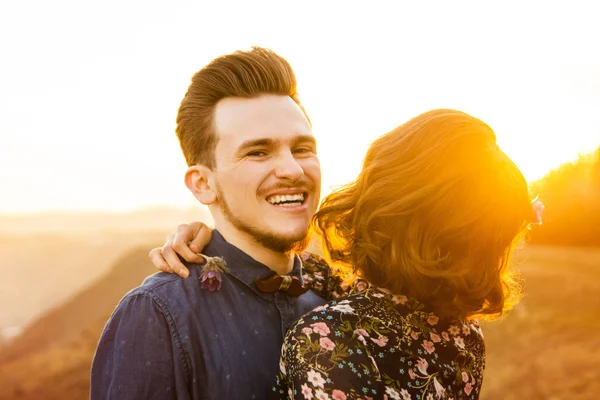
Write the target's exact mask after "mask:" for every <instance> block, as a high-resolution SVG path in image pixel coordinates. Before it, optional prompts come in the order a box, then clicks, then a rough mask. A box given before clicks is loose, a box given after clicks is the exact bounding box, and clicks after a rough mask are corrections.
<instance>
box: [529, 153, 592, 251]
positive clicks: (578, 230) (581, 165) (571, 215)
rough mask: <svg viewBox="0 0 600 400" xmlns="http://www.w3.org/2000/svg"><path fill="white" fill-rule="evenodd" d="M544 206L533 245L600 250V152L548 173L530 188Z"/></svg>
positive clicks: (582, 157)
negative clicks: (596, 247) (542, 217)
mask: <svg viewBox="0 0 600 400" xmlns="http://www.w3.org/2000/svg"><path fill="white" fill-rule="evenodd" d="M531 186H532V192H533V193H534V195H538V196H539V197H540V200H542V202H544V204H545V205H546V210H545V212H544V225H543V227H542V228H541V229H534V230H533V235H532V241H533V243H540V244H558V245H567V246H600V148H598V149H597V150H596V151H595V152H593V153H591V154H584V155H581V156H580V157H579V158H578V159H577V160H576V161H574V162H572V163H566V164H563V165H561V166H560V167H559V168H557V169H555V170H553V171H550V172H549V173H548V174H547V175H546V176H545V177H543V178H542V179H540V180H539V181H537V182H534V183H533V184H532V185H531Z"/></svg>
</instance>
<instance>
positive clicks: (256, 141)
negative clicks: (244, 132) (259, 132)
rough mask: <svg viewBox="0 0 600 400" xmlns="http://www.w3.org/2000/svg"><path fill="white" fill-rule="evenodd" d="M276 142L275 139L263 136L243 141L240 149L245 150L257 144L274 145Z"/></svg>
mask: <svg viewBox="0 0 600 400" xmlns="http://www.w3.org/2000/svg"><path fill="white" fill-rule="evenodd" d="M274 143H275V141H274V140H273V139H269V138H262V139H250V140H246V141H245V142H243V143H242V144H241V145H240V146H239V147H238V149H239V150H243V149H247V148H249V147H257V146H272V145H273V144H274Z"/></svg>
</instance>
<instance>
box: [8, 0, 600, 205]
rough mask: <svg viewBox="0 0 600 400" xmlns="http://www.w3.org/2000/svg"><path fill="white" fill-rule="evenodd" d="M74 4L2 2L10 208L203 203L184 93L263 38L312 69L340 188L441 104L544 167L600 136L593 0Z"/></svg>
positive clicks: (303, 79) (532, 166)
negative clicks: (186, 147)
mask: <svg viewBox="0 0 600 400" xmlns="http://www.w3.org/2000/svg"><path fill="white" fill-rule="evenodd" d="M59 3H60V4H58V5H57V4H55V3H52V4H50V3H46V2H37V4H36V7H35V11H34V12H31V7H30V6H29V5H26V4H25V3H11V4H10V5H3V6H2V9H3V12H2V13H1V14H2V17H1V18H2V24H1V25H0V32H1V33H2V35H3V37H10V38H12V39H11V41H10V42H7V43H6V44H5V46H4V48H5V49H4V56H5V57H6V59H10V60H11V61H12V63H3V64H2V66H1V67H0V69H1V70H2V73H1V74H0V83H1V85H2V90H1V91H0V106H1V107H0V109H1V111H0V112H1V113H2V118H1V119H0V130H1V131H2V135H1V137H0V168H1V171H2V172H0V177H1V180H2V186H3V190H2V196H1V198H0V212H1V213H13V212H27V211H39V210H46V209H50V210H53V209H63V210H77V209H99V210H127V209H135V208H139V207H146V206H153V205H175V206H182V205H190V204H194V203H195V200H194V199H193V198H192V196H191V195H190V194H189V193H188V191H187V189H185V187H184V185H183V173H184V170H185V163H184V161H183V157H182V155H181V152H180V150H179V146H178V143H177V140H176V138H175V134H174V128H175V123H174V120H175V114H176V110H177V107H178V105H179V102H180V101H181V98H182V97H183V94H184V93H185V90H186V88H187V85H188V83H189V79H190V77H191V75H192V74H193V73H194V72H195V71H196V70H198V69H199V68H201V67H202V66H203V65H205V64H206V63H207V62H208V61H209V60H210V59H212V58H213V57H215V56H217V55H220V54H223V53H226V52H229V51H232V50H235V49H238V48H248V47H249V46H251V45H260V46H264V47H270V48H272V49H274V50H275V51H277V52H279V53H280V54H282V55H283V56H284V57H286V58H288V59H289V61H290V62H291V64H292V66H293V67H294V68H295V71H296V74H297V77H298V81H299V91H300V94H301V96H302V99H303V102H304V103H305V105H306V108H307V111H308V113H309V114H310V116H311V119H312V122H313V127H314V131H315V134H316V136H317V138H318V140H319V151H320V156H321V162H322V166H323V178H324V182H323V183H324V186H323V187H324V192H327V191H328V190H329V188H330V187H331V186H335V185H339V184H343V183H346V182H348V181H349V180H351V179H353V178H354V177H355V176H356V174H357V172H358V170H359V168H360V163H361V160H362V157H363V156H364V153H365V151H366V148H367V147H368V145H369V143H370V142H371V141H372V140H373V139H374V138H375V137H377V136H378V135H380V134H383V133H385V132H386V131H388V130H390V129H392V128H393V127H395V126H397V125H398V124H400V123H402V122H404V121H406V120H408V119H409V118H411V117H413V116H415V115H417V114H419V113H421V112H424V111H426V110H429V109H433V108H456V109H460V110H463V111H465V112H468V113H470V114H472V115H474V116H476V117H478V118H481V119H482V120H484V121H486V122H487V123H489V124H490V125H491V126H492V128H493V129H494V130H495V131H496V133H497V136H498V142H499V144H500V146H501V147H502V148H503V149H504V150H505V152H506V153H508V154H509V155H510V156H511V157H512V158H513V159H514V160H515V162H516V163H517V164H518V165H519V166H520V167H521V169H522V171H523V172H524V174H525V175H526V177H527V178H528V179H529V180H535V179H538V178H540V177H542V176H543V175H544V174H545V173H546V172H548V171H549V170H550V169H552V168H554V167H557V166H558V165H560V164H561V163H563V162H566V161H570V160H572V159H575V158H576V157H577V155H578V154H580V153H584V152H588V151H593V150H594V149H595V148H596V147H598V146H599V145H600V130H599V128H598V127H599V126H600V113H598V112H597V110H599V109H600V65H599V64H598V59H597V54H595V53H594V52H593V51H591V49H593V48H595V40H594V38H597V37H599V36H600V33H599V32H598V29H599V28H598V25H597V24H596V21H595V20H594V18H592V16H593V13H591V12H586V11H585V10H578V9H577V7H576V6H572V7H571V6H569V7H571V8H570V9H569V12H570V13H571V14H572V15H578V20H577V22H570V21H569V20H568V18H567V17H566V15H565V10H563V9H562V7H558V6H551V5H549V4H546V3H540V4H539V5H534V4H533V3H531V4H530V3H528V4H527V5H525V4H519V13H518V15H515V14H514V13H513V10H512V8H511V7H504V6H502V7H500V6H492V5H482V4H480V3H475V2H473V3H470V6H468V7H467V6H465V7H464V9H463V10H459V9H458V8H457V6H455V5H449V4H446V3H444V2H440V3H438V4H437V5H436V9H437V11H439V12H437V13H431V11H429V9H430V7H432V5H419V4H412V5H409V4H403V5H401V6H398V5H397V6H392V5H387V6H385V7H384V6H373V7H372V8H369V9H366V8H364V7H350V6H348V5H347V4H346V3H341V2H328V3H327V4H321V3H319V4H318V6H317V3H314V4H312V5H310V4H303V5H302V7H297V8H294V9H293V10H292V9H287V8H286V6H284V5H283V4H281V3H278V2H252V3H239V4H236V5H235V9H236V10H237V12H236V14H235V15H232V14H229V13H228V7H229V6H227V5H226V4H222V3H220V2H213V3H211V4H202V3H193V2H185V3H184V2H181V3H177V4H178V6H173V7H169V8H167V7H166V6H165V7H162V6H158V5H151V4H148V3H141V2H140V3H138V4H135V2H127V4H126V5H125V4H121V3H119V13H116V14H115V13H114V12H112V11H111V8H110V7H109V6H108V5H107V6H104V5H102V6H95V7H92V6H84V5H83V4H82V3H80V2H75V1H62V2H59ZM108 3H110V2H108ZM108 3H106V4H108ZM103 4H105V3H103ZM115 4H116V3H115ZM261 9H268V10H269V12H266V13H262V12H258V11H257V10H261ZM539 13H542V14H544V18H537V17H536V18H535V21H536V22H535V32H533V31H530V30H531V29H532V28H531V19H530V18H531V17H532V16H533V15H538V14H539ZM207 15H210V16H211V17H206V16H207ZM224 15H226V16H227V18H226V19H225V18H224V17H223V16H224ZM248 15H252V16H253V17H251V18H248V17H247V16H248ZM284 15H286V16H292V15H293V16H294V17H293V18H292V19H290V18H288V17H285V18H284V17H283V16H284ZM199 16H204V17H199ZM277 16H279V17H277ZM24 21H27V22H24ZM558 21H560V22H558ZM507 26H510V29H507ZM557 26H561V27H563V28H564V29H562V30H559V29H557V28H556V27H557ZM225 27H226V28H225ZM231 27H235V29H230V28H231ZM593 57H596V58H593Z"/></svg>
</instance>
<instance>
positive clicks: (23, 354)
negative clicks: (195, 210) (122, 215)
mask: <svg viewBox="0 0 600 400" xmlns="http://www.w3.org/2000/svg"><path fill="white" fill-rule="evenodd" d="M151 247H152V246H146V247H137V248H135V249H132V250H131V251H129V252H128V253H127V254H125V255H124V256H122V257H121V258H119V259H118V260H117V261H116V262H115V263H114V265H113V266H112V267H111V268H110V270H109V271H108V273H107V274H105V275H104V276H102V277H101V278H99V279H98V280H97V281H96V282H95V283H94V284H93V285H92V286H90V287H89V288H87V289H86V290H84V291H82V292H81V293H79V294H78V295H76V296H74V297H73V298H71V299H70V300H69V301H67V302H66V303H64V304H63V305H62V306H60V307H58V308H56V309H54V310H51V311H49V312H48V313H46V314H45V315H43V316H42V317H41V318H39V319H37V320H36V321H35V322H34V323H32V324H31V325H30V326H29V327H28V328H27V329H26V330H25V331H24V332H23V334H22V335H20V336H19V337H18V338H16V339H14V340H13V341H12V342H11V343H10V345H8V346H5V347H4V348H2V349H0V399H65V398H68V399H85V398H88V397H89V370H90V365H91V360H92V356H93V353H94V350H95V347H96V344H97V342H98V339H99V337H100V334H101V332H102V329H103V327H104V324H105V323H106V321H107V320H108V318H109V316H110V314H111V312H112V311H113V309H114V307H115V306H116V305H117V303H118V301H119V300H120V298H121V297H122V296H123V295H125V293H127V291H129V290H130V289H132V288H134V287H135V286H138V285H139V284H141V282H142V281H143V279H144V278H145V277H146V276H148V275H150V274H152V273H153V272H155V269H154V267H153V266H152V265H151V263H150V261H149V259H148V256H147V254H148V251H149V250H150V248H151Z"/></svg>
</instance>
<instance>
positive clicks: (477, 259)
mask: <svg viewBox="0 0 600 400" xmlns="http://www.w3.org/2000/svg"><path fill="white" fill-rule="evenodd" d="M532 214H533V211H532V207H531V203H530V198H529V191H528V186H527V182H526V180H525V178H524V177H523V175H522V174H521V172H520V171H519V169H518V168H517V166H516V165H515V164H514V163H513V162H512V161H511V159H510V158H509V157H508V156H507V155H506V154H505V153H504V152H503V151H502V150H500V148H499V147H498V145H497V144H496V135H495V134H494V131H493V130H492V129H491V128H490V127H489V126H488V125H486V124H485V123H484V122H482V121H480V120H479V119H477V118H474V117H472V116H470V115H468V114H465V113H463V112H460V111H455V110H445V109H442V110H433V111H429V112H426V113H424V114H421V115H419V116H417V117H415V118H413V119H411V120H410V121H408V122H407V123H405V124H403V125H401V126H399V127H397V128H396V129H394V130H392V131H391V132H389V133H387V134H385V135H383V136H381V137H379V138H378V139H377V140H375V142H374V143H373V144H372V145H371V147H370V148H369V150H368V152H367V155H366V157H365V159H364V163H363V168H362V171H361V173H360V175H359V177H358V179H356V181H354V182H352V183H350V184H348V185H346V186H343V187H341V188H339V189H337V190H335V191H334V192H333V193H331V194H330V195H329V196H327V198H326V199H325V200H324V201H323V203H322V206H321V209H320V210H319V211H318V212H317V214H316V215H315V217H314V220H313V222H314V225H315V229H316V231H317V233H319V234H320V235H321V236H322V238H323V242H324V247H325V250H326V255H327V256H328V257H329V258H330V261H332V262H333V264H334V265H336V264H337V265H338V266H340V265H341V266H342V268H346V270H348V269H351V272H353V273H354V274H356V275H358V276H361V277H363V278H365V279H367V280H368V281H369V282H371V283H373V284H375V285H377V286H379V287H383V288H386V289H388V290H390V291H392V292H393V293H396V294H405V295H407V296H409V297H411V296H412V297H413V298H416V299H417V300H419V301H420V302H422V303H424V304H426V305H428V306H429V307H430V308H431V309H432V310H433V311H434V312H436V313H437V314H438V315H440V316H442V315H443V316H449V317H455V318H476V317H477V318H484V319H485V318H487V319H493V318H496V317H498V316H500V315H501V314H502V313H503V312H504V311H506V310H508V309H510V308H511V307H512V305H514V304H515V303H516V302H517V301H518V299H519V297H520V286H519V284H518V281H517V280H516V279H514V278H515V277H514V275H513V273H512V272H510V271H509V268H508V263H509V259H510V256H511V250H512V249H513V247H514V246H515V245H516V244H517V243H518V242H519V240H520V239H521V238H522V235H523V234H524V233H525V232H526V230H527V227H528V226H529V222H530V221H532Z"/></svg>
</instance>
